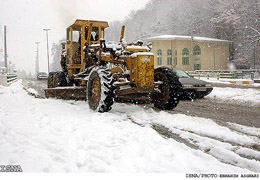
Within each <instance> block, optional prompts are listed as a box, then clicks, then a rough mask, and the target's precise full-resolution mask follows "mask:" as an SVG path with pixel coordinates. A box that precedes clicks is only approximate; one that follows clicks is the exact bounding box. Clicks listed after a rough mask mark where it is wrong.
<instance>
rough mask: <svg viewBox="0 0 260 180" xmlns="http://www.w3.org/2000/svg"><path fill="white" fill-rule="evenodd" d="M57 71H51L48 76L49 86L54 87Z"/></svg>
mask: <svg viewBox="0 0 260 180" xmlns="http://www.w3.org/2000/svg"><path fill="white" fill-rule="evenodd" d="M54 73H55V72H50V73H49V76H48V83H47V85H48V88H53V75H54Z"/></svg>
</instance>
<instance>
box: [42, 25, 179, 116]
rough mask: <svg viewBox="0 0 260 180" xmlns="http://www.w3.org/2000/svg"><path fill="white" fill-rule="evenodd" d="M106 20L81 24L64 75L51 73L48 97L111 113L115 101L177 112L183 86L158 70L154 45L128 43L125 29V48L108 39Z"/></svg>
mask: <svg viewBox="0 0 260 180" xmlns="http://www.w3.org/2000/svg"><path fill="white" fill-rule="evenodd" d="M107 27H109V26H108V23H107V22H104V21H90V20H76V21H75V23H74V24H72V25H71V26H69V27H68V28H67V33H66V34H67V38H66V42H64V43H62V55H61V67H62V71H60V72H50V73H49V77H48V89H46V90H45V94H46V97H47V98H49V97H54V98H61V99H85V100H87V101H88V104H89V107H90V108H91V109H92V110H94V111H98V112H107V111H109V110H111V108H112V105H113V103H114V99H118V100H128V101H132V102H138V101H144V102H149V103H154V106H155V107H156V108H159V109H163V110H171V109H173V108H175V107H176V106H177V104H178V102H179V94H178V92H179V89H180V87H181V84H180V82H179V79H178V77H177V76H176V74H175V72H173V71H172V70H171V69H170V68H167V67H159V68H156V69H154V55H153V53H151V52H150V50H151V44H149V43H148V45H147V46H144V44H143V42H142V41H137V42H135V43H131V44H127V43H126V41H125V39H124V30H125V26H122V29H121V37H120V43H107V42H105V40H104V35H105V29H106V28H107Z"/></svg>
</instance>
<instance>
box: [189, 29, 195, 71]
mask: <svg viewBox="0 0 260 180" xmlns="http://www.w3.org/2000/svg"><path fill="white" fill-rule="evenodd" d="M194 32H195V30H194V28H193V26H192V30H191V41H190V49H191V54H190V65H191V71H194V60H193V59H194V58H193V38H194Z"/></svg>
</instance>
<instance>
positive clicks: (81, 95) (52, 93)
mask: <svg viewBox="0 0 260 180" xmlns="http://www.w3.org/2000/svg"><path fill="white" fill-rule="evenodd" d="M44 91H45V96H46V98H56V99H64V100H86V87H56V88H48V89H45V90H44Z"/></svg>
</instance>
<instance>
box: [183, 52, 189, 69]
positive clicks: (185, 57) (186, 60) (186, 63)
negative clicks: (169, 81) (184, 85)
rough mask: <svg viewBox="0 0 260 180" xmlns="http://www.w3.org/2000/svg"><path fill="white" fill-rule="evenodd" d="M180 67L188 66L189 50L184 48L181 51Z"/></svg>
mask: <svg viewBox="0 0 260 180" xmlns="http://www.w3.org/2000/svg"><path fill="white" fill-rule="evenodd" d="M182 56H183V57H182V65H189V50H188V49H187V48H184V49H183V50H182Z"/></svg>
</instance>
